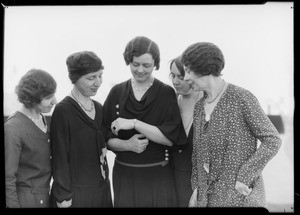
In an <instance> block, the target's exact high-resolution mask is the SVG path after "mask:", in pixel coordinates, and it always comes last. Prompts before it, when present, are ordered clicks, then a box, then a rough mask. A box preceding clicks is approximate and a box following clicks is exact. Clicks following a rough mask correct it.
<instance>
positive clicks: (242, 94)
mask: <svg viewBox="0 0 300 215" xmlns="http://www.w3.org/2000/svg"><path fill="white" fill-rule="evenodd" d="M228 92H229V95H231V96H233V97H235V98H238V99H245V98H249V97H251V98H253V97H255V96H254V95H253V93H251V92H250V91H249V90H248V89H246V88H243V87H240V86H237V85H235V84H231V83H230V84H229V85H228Z"/></svg>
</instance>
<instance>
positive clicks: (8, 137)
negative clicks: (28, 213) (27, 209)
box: [4, 123, 22, 208]
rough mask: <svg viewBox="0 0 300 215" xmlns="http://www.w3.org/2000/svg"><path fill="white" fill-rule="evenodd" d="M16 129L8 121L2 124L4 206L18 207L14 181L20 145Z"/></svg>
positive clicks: (15, 181)
mask: <svg viewBox="0 0 300 215" xmlns="http://www.w3.org/2000/svg"><path fill="white" fill-rule="evenodd" d="M18 130H19V129H18V128H17V126H15V125H13V124H10V123H8V124H5V126H4V136H5V141H4V143H5V185H6V206H7V207H8V208H19V207H20V203H19V200H18V194H17V187H16V183H17V173H18V167H19V160H20V155H21V151H22V146H21V138H20V135H19V132H18Z"/></svg>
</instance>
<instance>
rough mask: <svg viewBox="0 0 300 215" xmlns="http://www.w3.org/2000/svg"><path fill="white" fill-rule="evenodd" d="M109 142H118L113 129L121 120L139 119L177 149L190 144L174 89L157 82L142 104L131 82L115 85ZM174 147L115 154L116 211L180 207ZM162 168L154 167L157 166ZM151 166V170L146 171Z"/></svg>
mask: <svg viewBox="0 0 300 215" xmlns="http://www.w3.org/2000/svg"><path fill="white" fill-rule="evenodd" d="M103 109H104V121H105V125H106V128H107V131H108V135H107V137H108V138H115V137H116V136H114V135H113V134H112V133H111V131H110V125H111V123H112V121H114V120H115V119H116V118H118V117H123V118H127V119H133V118H136V119H138V120H141V121H143V122H145V123H148V124H150V125H154V126H156V127H157V128H158V129H159V130H160V131H161V132H162V133H163V134H164V135H165V136H166V137H167V138H168V139H169V140H170V141H172V142H173V143H174V144H176V145H184V144H187V139H186V135H185V131H184V128H183V125H182V121H181V116H180V112H179V108H178V104H177V99H176V95H175V92H174V90H173V88H172V87H170V86H168V85H166V84H164V83H163V82H161V81H159V80H157V79H155V80H154V82H153V85H152V86H151V87H150V88H149V89H148V91H147V92H146V93H145V94H144V96H143V97H142V99H141V100H140V101H137V100H136V99H135V97H134V94H133V91H132V87H131V81H130V80H128V81H125V82H123V83H120V84H117V85H115V86H114V87H113V88H112V90H111V91H110V93H109V95H108V97H107V99H106V101H105V103H104V105H103ZM137 133H138V132H137V131H136V130H134V129H132V130H120V131H119V135H118V136H117V138H120V139H123V140H127V139H129V138H131V137H132V136H133V135H134V134H137ZM172 148H173V147H169V146H165V145H161V144H158V143H155V142H153V141H151V140H149V145H148V146H147V148H146V150H145V151H144V152H142V153H134V152H131V151H114V152H115V154H116V158H115V164H114V168H113V189H114V206H115V207H177V206H178V204H177V197H176V189H175V182H174V176H173V173H172V168H171V166H170V164H169V162H168V159H169V150H170V149H172ZM159 162H160V163H163V164H162V165H151V164H154V163H159ZM142 165H150V167H149V166H148V167H142Z"/></svg>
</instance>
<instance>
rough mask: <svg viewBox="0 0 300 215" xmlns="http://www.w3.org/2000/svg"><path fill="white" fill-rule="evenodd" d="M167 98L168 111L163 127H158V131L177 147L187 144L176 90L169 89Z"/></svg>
mask: <svg viewBox="0 0 300 215" xmlns="http://www.w3.org/2000/svg"><path fill="white" fill-rule="evenodd" d="M167 93H168V94H167V96H166V98H168V100H169V102H166V103H165V104H168V110H167V114H166V115H165V117H164V122H163V124H162V125H159V126H157V127H158V129H159V130H160V131H161V132H162V133H163V134H164V135H165V136H166V137H167V138H168V139H169V140H170V141H171V142H173V144H174V146H175V145H177V146H178V145H185V144H187V138H186V135H185V131H184V127H183V124H182V120H181V115H180V110H179V107H178V103H177V99H176V95H175V92H174V90H173V89H172V88H171V89H168V92H167Z"/></svg>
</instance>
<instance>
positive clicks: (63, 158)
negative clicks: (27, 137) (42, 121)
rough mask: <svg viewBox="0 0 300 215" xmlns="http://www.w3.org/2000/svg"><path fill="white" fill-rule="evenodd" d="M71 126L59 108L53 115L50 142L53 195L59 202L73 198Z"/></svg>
mask: <svg viewBox="0 0 300 215" xmlns="http://www.w3.org/2000/svg"><path fill="white" fill-rule="evenodd" d="M69 136H70V134H69V125H68V120H67V115H66V113H65V111H64V110H63V109H62V108H59V107H58V106H57V107H55V110H54V112H53V114H52V119H51V125H50V140H51V146H52V171H53V179H54V180H53V186H52V193H53V195H54V196H55V198H56V200H57V201H58V202H62V201H64V200H69V199H71V198H72V196H73V193H72V192H71V177H70V167H69V153H70V141H69Z"/></svg>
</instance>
